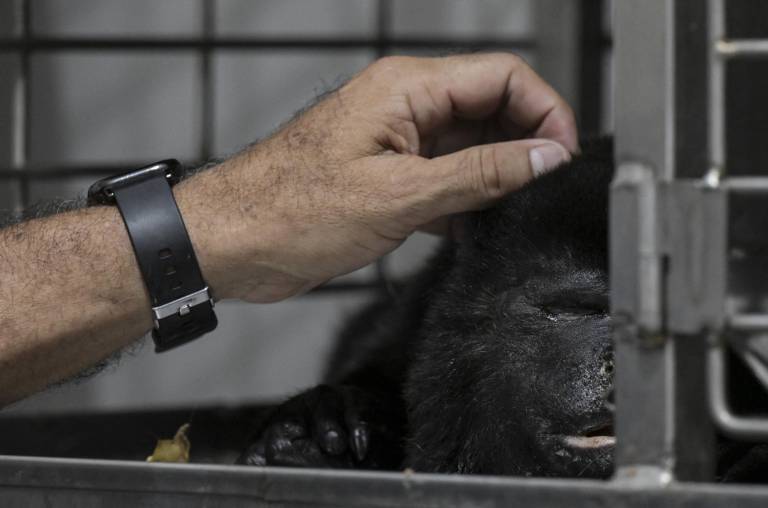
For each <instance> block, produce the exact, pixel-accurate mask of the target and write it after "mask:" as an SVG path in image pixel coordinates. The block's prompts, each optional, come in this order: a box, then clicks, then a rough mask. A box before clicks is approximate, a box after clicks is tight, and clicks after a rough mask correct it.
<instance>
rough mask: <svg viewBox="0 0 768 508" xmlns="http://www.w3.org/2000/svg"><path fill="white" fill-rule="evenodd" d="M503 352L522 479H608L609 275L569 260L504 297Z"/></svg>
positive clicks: (544, 270)
mask: <svg viewBox="0 0 768 508" xmlns="http://www.w3.org/2000/svg"><path fill="white" fill-rule="evenodd" d="M502 299H503V300H505V301H506V302H508V303H507V304H508V308H509V310H508V314H507V315H504V316H497V318H496V320H497V323H498V324H500V325H501V327H500V328H498V329H497V330H498V331H497V335H498V338H496V339H489V340H492V341H499V342H498V346H499V347H500V348H502V349H503V351H504V356H505V357H506V360H507V362H506V364H505V365H499V368H500V369H501V370H502V371H503V372H504V377H505V381H504V386H505V390H504V392H505V393H504V397H505V398H506V400H507V402H506V404H509V407H510V409H511V411H510V412H508V413H507V415H506V417H507V418H508V422H507V423H506V424H505V426H507V427H509V428H510V431H508V432H509V439H510V440H511V443H510V445H511V448H512V449H513V450H514V451H513V452H512V453H510V459H511V460H513V461H514V462H516V463H517V466H518V468H519V469H520V471H521V472H523V473H533V474H537V475H546V476H550V475H554V476H570V477H605V476H608V475H609V474H610V473H611V471H612V466H613V449H614V445H615V437H614V435H613V434H614V433H613V413H612V381H613V352H612V343H611V326H610V317H609V314H608V291H607V277H606V273H605V271H604V270H602V269H600V268H598V267H595V266H588V265H583V264H581V263H576V262H575V259H573V258H571V259H569V258H568V257H567V256H564V257H563V258H560V259H559V260H557V261H551V262H549V263H547V264H546V268H544V267H542V269H541V270H535V271H534V273H533V274H531V275H530V276H529V277H528V278H527V279H526V280H525V281H524V282H523V283H522V284H521V285H520V286H517V287H512V288H510V289H508V291H507V292H506V293H505V294H504V296H503V297H502ZM500 403H502V404H503V403H505V402H504V401H500Z"/></svg>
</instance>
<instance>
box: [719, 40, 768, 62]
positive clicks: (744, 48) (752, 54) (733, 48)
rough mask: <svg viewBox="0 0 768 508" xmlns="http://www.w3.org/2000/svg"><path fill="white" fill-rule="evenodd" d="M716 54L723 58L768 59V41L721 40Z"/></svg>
mask: <svg viewBox="0 0 768 508" xmlns="http://www.w3.org/2000/svg"><path fill="white" fill-rule="evenodd" d="M715 52H716V53H717V54H718V55H720V56H722V57H723V58H768V39H740V40H739V39H735V40H720V41H717V43H715Z"/></svg>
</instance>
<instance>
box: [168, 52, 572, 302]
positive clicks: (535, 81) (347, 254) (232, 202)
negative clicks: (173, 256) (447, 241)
mask: <svg viewBox="0 0 768 508" xmlns="http://www.w3.org/2000/svg"><path fill="white" fill-rule="evenodd" d="M521 138H526V139H521ZM516 139H517V141H513V140H516ZM577 150H578V141H577V135H576V127H575V120H574V116H573V112H572V110H571V108H570V107H569V106H568V105H567V104H566V103H565V101H564V100H563V99H562V98H561V97H560V96H559V95H558V94H557V93H556V92H555V91H554V90H553V89H552V88H551V87H550V86H549V85H547V84H546V83H545V82H544V81H543V80H542V79H541V78H540V77H539V76H537V75H536V74H535V72H534V71H533V70H532V69H531V68H530V67H529V66H528V65H527V64H526V63H525V62H524V61H523V60H522V59H521V58H519V57H516V56H514V55H511V54H484V55H464V56H450V57H445V58H411V57H389V58H384V59H382V60H379V61H377V62H375V63H374V64H372V65H371V66H369V67H368V68H367V69H365V70H364V71H363V72H361V73H360V74H358V75H357V76H355V77H354V78H353V79H352V80H351V81H349V82H348V83H347V84H346V85H344V86H343V87H341V88H340V89H339V90H337V91H336V92H333V93H331V94H329V95H328V96H327V97H326V98H324V100H322V101H321V102H320V103H318V104H317V105H315V106H314V107H312V108H311V109H309V110H308V111H306V112H305V113H303V114H302V115H300V116H298V117H297V118H295V119H294V120H292V121H291V122H289V123H288V124H287V125H285V126H284V127H283V128H282V129H280V130H279V131H277V132H276V133H275V134H274V135H272V136H271V137H270V138H268V139H266V140H265V141H262V142H260V143H259V144H256V145H254V146H252V147H250V148H248V149H246V150H245V151H243V152H242V153H240V154H238V155H236V156H235V157H233V158H232V159H229V160H228V161H226V162H224V163H223V164H221V165H220V166H219V167H217V168H215V169H214V170H212V171H208V172H204V173H201V174H200V175H198V176H196V177H194V178H191V179H190V180H188V181H186V182H185V183H184V184H182V185H181V186H179V188H178V190H177V200H178V202H179V207H180V209H181V210H182V214H183V216H184V217H185V221H186V222H187V226H188V229H189V230H190V236H191V237H192V241H193V243H194V245H195V249H196V251H197V252H198V258H199V259H200V263H201V266H202V268H203V272H204V274H205V277H206V279H207V280H208V283H209V284H210V286H211V287H212V289H213V291H214V292H215V294H216V296H217V298H240V299H244V300H248V301H253V302H271V301H277V300H281V299H284V298H287V297H289V296H291V295H294V294H298V293H301V292H305V291H308V290H309V289H311V288H313V287H315V286H317V285H319V284H322V283H323V282H325V281H327V280H328V279H330V278H333V277H335V276H338V275H342V274H344V273H348V272H351V271H353V270H355V269H358V268H360V267H362V266H365V265H367V264H368V263H370V262H372V261H374V260H375V259H377V258H378V257H380V256H382V255H384V254H386V253H388V252H390V251H392V250H393V249H395V248H396V247H397V246H398V245H400V243H402V242H403V240H405V239H406V238H407V237H408V236H409V235H410V234H411V233H413V232H414V231H415V230H417V229H419V228H423V227H426V226H428V225H430V224H432V223H434V222H435V221H439V220H441V218H445V217H448V216H451V215H452V214H456V213H460V212H465V211H469V210H477V209H481V208H483V207H487V206H489V205H491V204H492V203H493V202H494V201H496V200H498V199H499V198H501V197H502V196H504V195H505V194H507V193H509V192H510V191H513V190H515V189H517V188H519V187H520V186H522V185H523V184H524V183H525V182H527V181H528V180H529V179H531V178H532V177H533V176H537V175H538V174H540V173H542V172H545V171H547V170H549V169H553V168H554V167H556V166H558V165H559V164H561V163H562V162H565V161H567V160H569V158H570V154H569V152H575V151H577Z"/></svg>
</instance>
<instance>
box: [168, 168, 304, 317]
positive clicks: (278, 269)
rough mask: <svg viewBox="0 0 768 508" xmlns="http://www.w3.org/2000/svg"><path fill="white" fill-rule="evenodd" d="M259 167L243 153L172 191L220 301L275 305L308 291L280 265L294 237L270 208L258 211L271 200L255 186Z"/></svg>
mask: <svg viewBox="0 0 768 508" xmlns="http://www.w3.org/2000/svg"><path fill="white" fill-rule="evenodd" d="M259 166H261V165H260V164H258V163H257V162H256V160H255V157H253V154H249V153H245V154H241V155H238V156H235V157H233V158H231V159H228V160H227V161H225V162H223V163H221V164H219V165H218V166H216V167H215V168H211V169H210V170H208V171H205V172H202V173H199V174H197V175H195V176H194V177H192V178H190V179H188V180H185V181H183V182H182V183H180V184H179V185H178V186H176V188H175V189H174V194H175V197H176V201H177V204H178V206H179V211H180V212H181V215H182V218H183V219H184V223H185V225H186V227H187V231H188V233H189V237H190V240H191V241H192V245H193V248H194V250H195V254H196V256H197V259H198V263H199V264H200V269H201V271H202V273H203V278H204V279H205V281H206V283H207V284H208V287H209V288H210V291H211V294H212V295H213V297H214V298H215V299H216V300H224V299H241V300H248V301H252V302H257V303H267V302H275V301H279V300H282V299H285V298H288V297H289V296H292V295H293V294H296V293H298V292H301V291H302V290H303V288H304V287H305V286H306V287H309V286H310V285H308V284H307V283H306V282H302V281H301V280H299V278H298V277H295V276H294V275H291V273H290V272H291V271H290V270H289V269H288V268H286V267H285V266H284V264H283V263H281V262H280V260H281V259H284V258H285V256H286V249H287V246H286V238H288V237H290V236H291V235H290V234H289V233H288V232H287V231H285V229H286V228H285V227H283V226H281V225H280V224H281V223H280V221H278V220H276V218H275V217H273V216H271V215H272V212H271V210H270V207H269V206H260V205H263V204H264V202H265V200H266V199H269V197H268V195H267V194H266V193H263V192H259V191H258V188H259V186H258V185H253V182H254V181H258V180H259V176H258V172H259ZM262 167H263V166H262ZM257 208H258V211H257Z"/></svg>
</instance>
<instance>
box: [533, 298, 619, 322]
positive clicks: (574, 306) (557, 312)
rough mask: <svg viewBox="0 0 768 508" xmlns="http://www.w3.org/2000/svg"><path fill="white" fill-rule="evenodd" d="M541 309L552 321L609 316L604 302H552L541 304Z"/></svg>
mask: <svg viewBox="0 0 768 508" xmlns="http://www.w3.org/2000/svg"><path fill="white" fill-rule="evenodd" d="M539 309H541V311H542V313H544V315H545V317H546V318H547V319H549V320H550V321H559V320H573V319H580V318H585V317H604V316H607V315H608V306H607V305H605V304H604V302H601V301H597V300H590V299H585V300H582V301H569V300H558V301H552V302H548V303H542V304H540V305H539Z"/></svg>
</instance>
